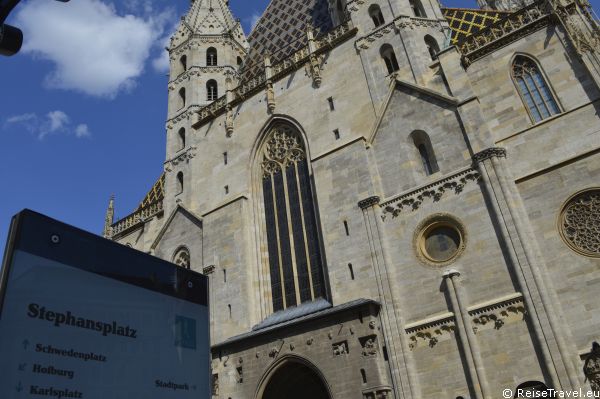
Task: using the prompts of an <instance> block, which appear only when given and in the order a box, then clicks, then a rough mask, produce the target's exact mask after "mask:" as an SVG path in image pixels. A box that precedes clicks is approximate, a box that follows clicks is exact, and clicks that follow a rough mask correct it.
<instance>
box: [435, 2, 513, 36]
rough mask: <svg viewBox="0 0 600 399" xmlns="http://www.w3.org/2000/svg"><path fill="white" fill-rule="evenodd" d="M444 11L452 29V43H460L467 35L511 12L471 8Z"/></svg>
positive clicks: (443, 9) (445, 9) (444, 9)
mask: <svg viewBox="0 0 600 399" xmlns="http://www.w3.org/2000/svg"><path fill="white" fill-rule="evenodd" d="M442 13H443V14H444V16H445V17H446V19H447V20H448V24H449V25H450V29H451V30H452V44H459V43H460V42H462V41H463V40H464V39H465V38H466V37H467V36H470V35H472V34H475V33H477V32H479V31H480V30H482V29H485V28H487V27H488V26H490V25H492V24H494V23H496V22H498V21H500V20H501V19H502V18H505V17H506V16H508V15H510V14H511V13H510V12H508V11H496V10H480V9H470V8H442Z"/></svg>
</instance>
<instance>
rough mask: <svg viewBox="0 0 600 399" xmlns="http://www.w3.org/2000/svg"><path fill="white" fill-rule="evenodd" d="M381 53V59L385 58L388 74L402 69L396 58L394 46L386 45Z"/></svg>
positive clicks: (382, 47)
mask: <svg viewBox="0 0 600 399" xmlns="http://www.w3.org/2000/svg"><path fill="white" fill-rule="evenodd" d="M379 53H380V54H381V58H383V61H384V62H385V66H386V67H387V71H388V74H390V73H394V72H396V71H397V70H399V69H400V67H399V66H398V59H397V58H396V53H395V52H394V49H393V48H392V46H390V45H389V44H384V45H383V46H381V49H380V50H379Z"/></svg>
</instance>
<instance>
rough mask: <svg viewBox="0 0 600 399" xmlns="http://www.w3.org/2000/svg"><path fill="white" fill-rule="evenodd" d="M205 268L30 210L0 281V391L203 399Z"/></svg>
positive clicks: (13, 235) (14, 235) (8, 395)
mask: <svg viewBox="0 0 600 399" xmlns="http://www.w3.org/2000/svg"><path fill="white" fill-rule="evenodd" d="M208 323H209V319H208V282H207V279H206V277H205V276H203V275H201V274H198V273H195V272H192V271H190V270H186V269H183V268H180V267H177V266H175V265H173V264H171V263H168V262H165V261H162V260H160V259H157V258H154V257H152V256H150V255H147V254H144V253H141V252H138V251H135V250H133V249H131V248H128V247H126V246H123V245H120V244H117V243H114V242H112V241H109V240H105V239H103V238H101V237H98V236H95V235H93V234H90V233H87V232H84V231H82V230H79V229H76V228H74V227H71V226H68V225H65V224H63V223H60V222H57V221H55V220H52V219H50V218H47V217H45V216H43V215H40V214H37V213H35V212H32V211H23V212H21V213H19V214H18V215H17V216H15V218H14V219H13V223H12V226H11V231H10V236H9V241H8V244H7V249H6V252H5V255H4V262H3V269H2V277H1V280H0V354H1V355H0V398H2V399H20V398H34V397H35V398H43V397H48V398H55V399H56V398H58V399H64V398H85V399H136V398H139V399H170V398H173V399H175V398H177V399H185V398H194V399H207V398H209V397H210V387H209V384H210V363H209V362H210V357H209V354H210V353H209V335H208V334H209V327H208Z"/></svg>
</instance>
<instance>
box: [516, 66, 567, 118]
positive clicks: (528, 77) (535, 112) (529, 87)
mask: <svg viewBox="0 0 600 399" xmlns="http://www.w3.org/2000/svg"><path fill="white" fill-rule="evenodd" d="M512 76H513V79H514V81H515V83H516V85H517V89H518V90H519V94H521V98H522V99H523V102H524V103H525V106H526V107H527V110H528V111H529V114H530V115H531V118H532V119H533V121H534V122H540V121H542V120H544V119H546V118H549V117H551V116H552V115H556V114H558V113H560V109H559V108H558V104H557V102H556V100H555V99H554V96H553V95H552V92H551V91H550V87H548V84H547V83H546V80H545V79H544V76H543V75H542V72H541V71H540V68H539V67H538V65H537V64H536V63H535V62H534V61H533V60H532V59H530V58H528V57H524V56H522V55H520V56H518V57H516V58H515V60H514V62H513V65H512Z"/></svg>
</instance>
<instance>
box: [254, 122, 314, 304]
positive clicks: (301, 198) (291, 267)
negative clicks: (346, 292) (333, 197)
mask: <svg viewBox="0 0 600 399" xmlns="http://www.w3.org/2000/svg"><path fill="white" fill-rule="evenodd" d="M261 156H262V165H261V167H262V178H263V179H262V182H263V196H264V206H265V222H266V223H265V224H266V230H267V244H268V245H267V247H268V257H269V268H270V272H271V291H272V299H273V310H274V311H278V310H282V309H286V308H288V307H290V306H296V305H300V304H301V303H303V302H307V301H312V300H315V299H317V298H321V297H324V296H325V286H324V277H323V265H322V259H321V253H320V246H319V239H318V236H319V231H318V228H317V221H316V209H315V203H314V201H313V194H312V189H311V183H310V176H309V171H308V161H307V156H306V151H305V148H304V145H303V143H302V139H301V137H300V134H299V132H298V131H297V130H296V129H295V128H293V127H292V126H290V125H288V124H285V123H277V124H275V125H274V126H273V127H272V128H271V130H270V131H269V133H268V136H267V139H266V143H265V145H264V147H263V150H262V155H261Z"/></svg>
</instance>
